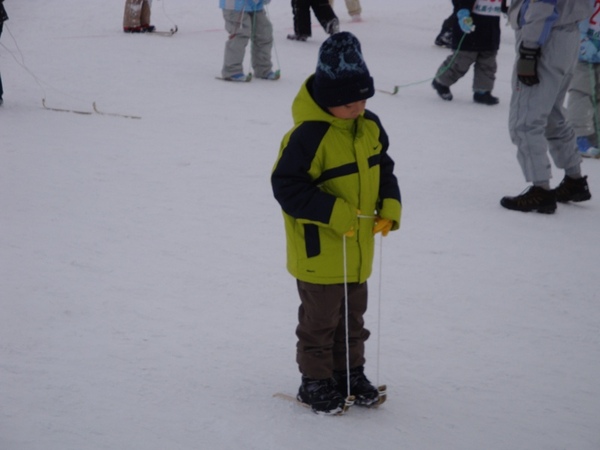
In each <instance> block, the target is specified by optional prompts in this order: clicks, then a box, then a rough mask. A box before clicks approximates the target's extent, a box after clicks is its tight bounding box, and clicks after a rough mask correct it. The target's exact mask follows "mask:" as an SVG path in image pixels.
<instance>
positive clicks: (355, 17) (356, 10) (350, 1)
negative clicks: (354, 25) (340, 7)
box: [346, 0, 362, 22]
mask: <svg viewBox="0 0 600 450" xmlns="http://www.w3.org/2000/svg"><path fill="white" fill-rule="evenodd" d="M346 9H347V10H348V14H349V15H350V17H351V18H352V21H353V22H360V20H361V17H360V15H361V13H362V8H361V7H360V0H346Z"/></svg>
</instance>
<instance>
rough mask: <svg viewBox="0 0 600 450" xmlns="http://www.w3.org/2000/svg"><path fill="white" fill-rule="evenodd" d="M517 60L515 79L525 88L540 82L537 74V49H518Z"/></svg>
mask: <svg viewBox="0 0 600 450" xmlns="http://www.w3.org/2000/svg"><path fill="white" fill-rule="evenodd" d="M519 55H520V56H519V59H518V61H517V77H518V78H519V81H520V82H521V83H523V84H524V85H526V86H533V85H535V84H538V83H539V82H540V79H539V78H538V74H537V61H538V58H539V57H540V49H539V48H527V47H523V44H521V46H520V47H519Z"/></svg>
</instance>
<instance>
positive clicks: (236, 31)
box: [221, 9, 252, 79]
mask: <svg viewBox="0 0 600 450" xmlns="http://www.w3.org/2000/svg"><path fill="white" fill-rule="evenodd" d="M223 19H225V30H227V32H228V33H229V38H228V39H227V42H226V43H225V56H224V59H223V69H222V70H221V76H222V77H223V78H224V79H231V78H232V77H233V76H234V75H240V74H243V73H244V55H245V53H246V47H247V46H248V41H249V40H250V33H251V30H252V22H251V18H250V15H249V14H247V13H244V12H243V11H234V10H231V9H224V10H223Z"/></svg>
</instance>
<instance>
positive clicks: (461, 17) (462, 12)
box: [456, 8, 475, 34]
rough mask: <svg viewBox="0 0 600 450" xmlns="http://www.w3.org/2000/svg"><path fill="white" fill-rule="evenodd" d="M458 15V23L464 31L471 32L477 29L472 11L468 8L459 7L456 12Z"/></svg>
mask: <svg viewBox="0 0 600 450" xmlns="http://www.w3.org/2000/svg"><path fill="white" fill-rule="evenodd" d="M456 17H457V18H458V25H459V26H460V29H461V30H462V32H463V33H465V34H469V33H472V32H473V31H475V25H473V18H472V17H471V12H470V11H469V10H468V9H466V8H463V9H459V10H458V12H457V13H456Z"/></svg>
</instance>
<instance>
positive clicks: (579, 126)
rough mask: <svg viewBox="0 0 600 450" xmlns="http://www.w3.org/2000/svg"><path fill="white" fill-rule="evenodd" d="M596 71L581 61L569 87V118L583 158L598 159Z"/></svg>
mask: <svg viewBox="0 0 600 450" xmlns="http://www.w3.org/2000/svg"><path fill="white" fill-rule="evenodd" d="M595 73H596V72H595V69H594V65H590V63H587V62H582V61H579V62H578V63H577V66H576V67H575V73H574V74H573V79H572V80H571V84H570V85H569V90H568V99H567V117H568V119H569V122H570V123H571V125H573V130H574V131H575V136H576V137H577V148H578V149H579V152H580V153H581V156H586V157H596V155H600V150H598V148H597V147H594V145H593V142H597V139H596V126H595V121H596V116H595V113H594V104H593V103H594V94H595V92H593V91H595V89H594V87H595V84H596V81H595V78H596V77H595Z"/></svg>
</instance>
